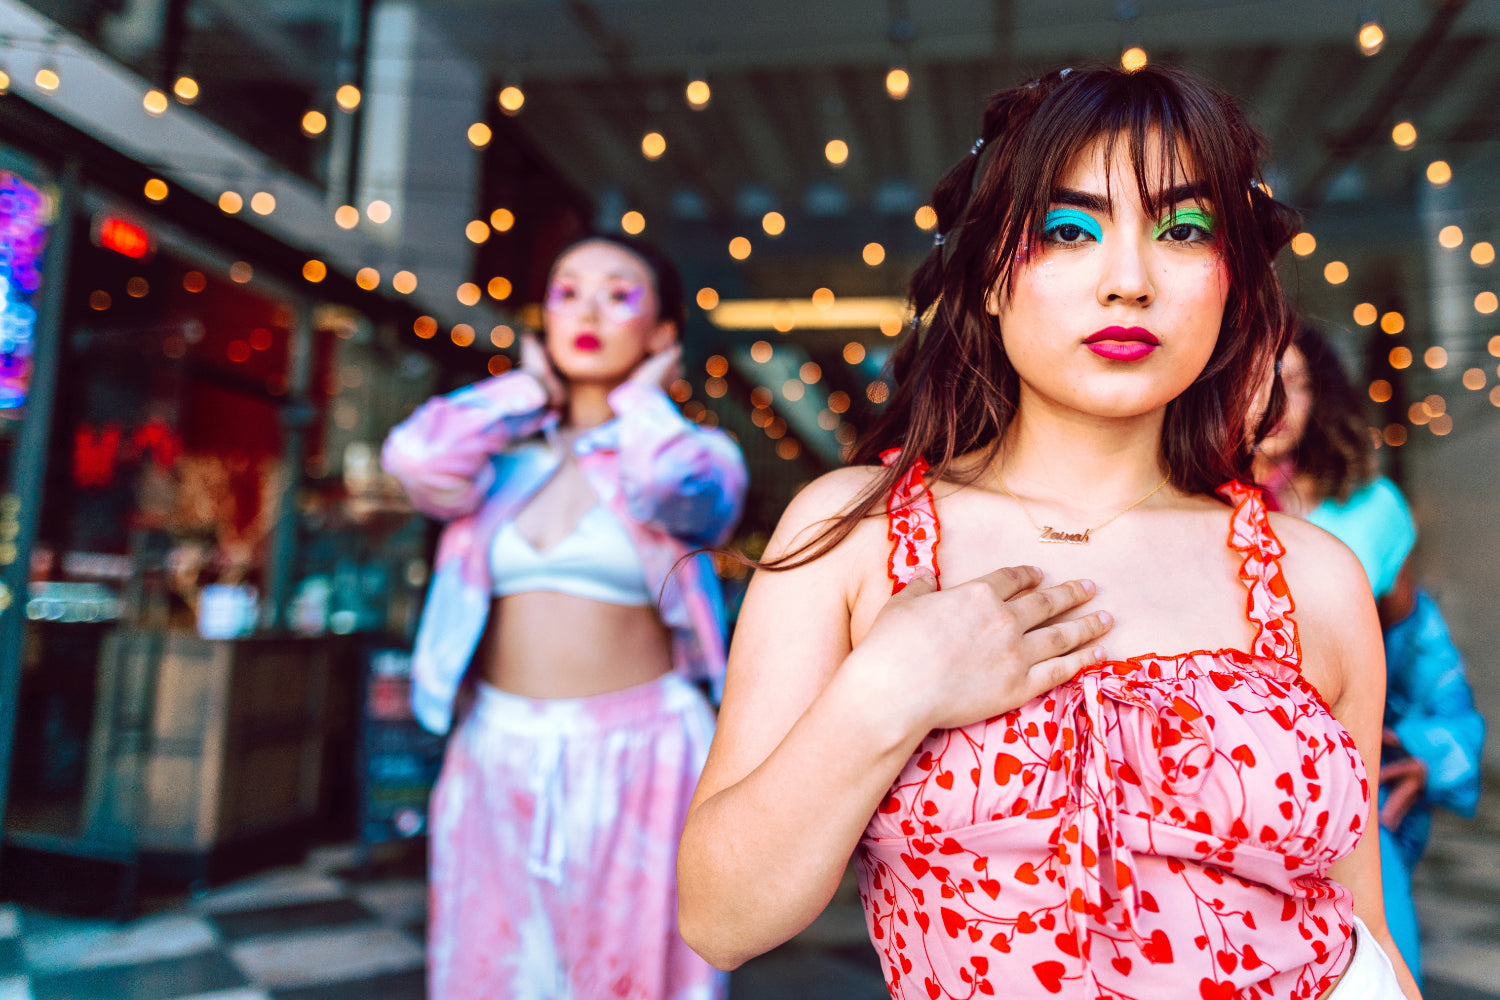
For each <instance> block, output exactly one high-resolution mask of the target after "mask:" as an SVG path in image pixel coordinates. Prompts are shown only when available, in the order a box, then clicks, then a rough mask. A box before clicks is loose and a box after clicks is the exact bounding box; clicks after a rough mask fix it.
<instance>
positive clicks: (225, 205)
mask: <svg viewBox="0 0 1500 1000" xmlns="http://www.w3.org/2000/svg"><path fill="white" fill-rule="evenodd" d="M244 207H245V199H243V198H241V197H240V196H239V193H238V192H235V191H225V192H224V193H223V194H221V195H219V211H221V212H223V213H224V214H226V215H233V214H235V213H236V212H238V211H239V210H240V209H242V208H244Z"/></svg>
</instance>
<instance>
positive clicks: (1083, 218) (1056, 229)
mask: <svg viewBox="0 0 1500 1000" xmlns="http://www.w3.org/2000/svg"><path fill="white" fill-rule="evenodd" d="M1042 238H1043V239H1045V240H1046V241H1047V243H1048V244H1049V245H1051V246H1061V247H1068V246H1075V245H1077V244H1080V243H1089V242H1092V243H1099V242H1101V241H1102V240H1103V239H1104V229H1103V227H1101V226H1100V225H1099V220H1098V219H1095V218H1094V217H1093V216H1092V215H1090V214H1088V213H1087V212H1085V211H1083V210H1082V209H1077V208H1054V209H1052V210H1051V211H1050V212H1048V213H1047V216H1046V218H1045V219H1043V220H1042Z"/></svg>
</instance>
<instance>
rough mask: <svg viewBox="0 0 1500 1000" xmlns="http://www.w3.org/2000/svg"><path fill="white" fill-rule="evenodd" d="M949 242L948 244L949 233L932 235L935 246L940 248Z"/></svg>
mask: <svg viewBox="0 0 1500 1000" xmlns="http://www.w3.org/2000/svg"><path fill="white" fill-rule="evenodd" d="M947 242H948V234H947V233H933V234H932V245H933V246H935V247H940V246H942V245H943V244H944V243H947Z"/></svg>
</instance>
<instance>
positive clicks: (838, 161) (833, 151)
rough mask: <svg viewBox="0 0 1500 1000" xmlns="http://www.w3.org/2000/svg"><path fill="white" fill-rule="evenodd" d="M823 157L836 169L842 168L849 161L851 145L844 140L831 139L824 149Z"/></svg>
mask: <svg viewBox="0 0 1500 1000" xmlns="http://www.w3.org/2000/svg"><path fill="white" fill-rule="evenodd" d="M823 155H824V157H826V158H827V160H828V162H829V163H831V164H833V165H834V166H835V167H842V166H843V165H844V163H845V162H846V161H847V160H848V159H849V144H848V143H847V142H845V141H844V140H843V139H829V140H828V144H827V145H825V146H824V147H823Z"/></svg>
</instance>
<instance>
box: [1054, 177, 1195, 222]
mask: <svg viewBox="0 0 1500 1000" xmlns="http://www.w3.org/2000/svg"><path fill="white" fill-rule="evenodd" d="M1207 192H1208V185H1206V184H1203V183H1202V182H1194V183H1192V184H1178V185H1177V186H1176V187H1169V188H1167V189H1166V190H1165V191H1163V192H1161V193H1160V194H1159V195H1158V196H1157V201H1158V203H1159V204H1160V205H1161V206H1162V207H1163V208H1172V207H1174V206H1176V205H1180V204H1181V203H1182V202H1185V201H1206V200H1207ZM1051 201H1052V204H1054V205H1073V206H1075V207H1077V208H1084V209H1088V210H1089V211H1091V212H1097V213H1099V214H1100V215H1109V214H1110V206H1109V199H1108V198H1106V197H1105V196H1104V195H1102V194H1094V193H1093V192H1091V191H1080V190H1078V189H1077V188H1057V189H1056V190H1054V191H1053V192H1052V198H1051Z"/></svg>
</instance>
